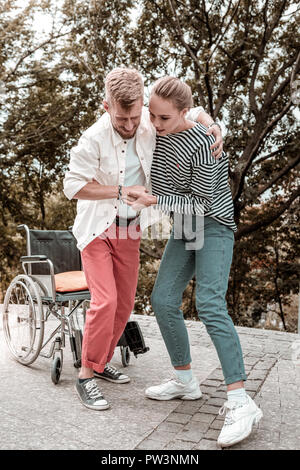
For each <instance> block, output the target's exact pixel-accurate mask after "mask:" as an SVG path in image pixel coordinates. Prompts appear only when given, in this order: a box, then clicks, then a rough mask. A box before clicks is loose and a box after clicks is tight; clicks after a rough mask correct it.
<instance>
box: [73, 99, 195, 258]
mask: <svg viewBox="0 0 300 470" xmlns="http://www.w3.org/2000/svg"><path fill="white" fill-rule="evenodd" d="M200 111H203V108H201V107H198V108H193V109H192V110H191V111H190V113H189V115H188V118H189V119H194V120H196V118H197V116H198V114H199V112H200ZM155 140H156V133H155V129H154V127H153V126H152V124H151V121H150V117H149V111H148V109H147V108H143V110H142V116H141V122H140V125H139V127H138V129H137V131H136V151H137V154H138V157H139V160H140V163H141V167H142V169H143V172H144V174H145V181H146V183H145V186H146V188H147V189H148V191H149V192H150V193H151V181H150V170H151V163H152V158H153V151H154V148H155ZM70 156H71V158H70V164H69V170H68V171H67V173H66V175H65V178H64V193H65V195H66V197H67V198H68V199H72V198H73V197H74V196H75V194H77V193H78V191H80V190H81V189H82V188H83V187H84V186H85V185H86V184H87V183H88V182H91V181H92V180H93V179H95V180H96V181H98V183H99V184H101V185H109V186H113V185H119V184H121V185H124V180H125V162H126V158H125V156H126V143H125V139H123V138H122V137H121V136H120V135H119V134H118V133H117V132H116V131H115V130H114V128H113V126H112V124H111V119H110V115H109V114H108V113H105V114H103V115H102V116H101V118H100V119H99V120H98V121H97V122H95V124H93V125H92V126H91V127H90V128H88V129H87V130H86V131H85V132H84V133H83V134H82V136H81V137H80V139H79V142H78V145H77V146H76V147H73V148H72V149H71V154H70ZM118 206H119V201H118V200H117V198H114V199H99V200H95V201H90V200H85V199H78V201H77V215H76V218H75V221H74V225H73V233H74V236H75V238H76V239H77V246H78V248H79V250H81V251H82V250H83V249H84V248H85V247H86V246H87V245H88V244H89V243H90V242H91V241H93V240H94V239H95V238H96V237H97V236H99V235H100V234H101V233H103V232H104V231H105V230H106V229H107V228H108V227H109V226H110V225H111V224H112V223H113V221H114V219H115V217H116V214H117V211H118ZM160 219H161V213H160V211H158V210H156V209H154V208H153V207H148V208H145V209H142V210H141V214H140V226H141V230H142V231H144V230H145V229H146V228H147V227H148V226H149V225H152V224H155V223H156V222H158V221H159V220H160Z"/></svg>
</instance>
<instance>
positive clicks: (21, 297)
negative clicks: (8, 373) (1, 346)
mask: <svg viewBox="0 0 300 470" xmlns="http://www.w3.org/2000/svg"><path fill="white" fill-rule="evenodd" d="M3 330H4V335H5V340H6V343H7V345H8V348H9V351H10V353H11V355H12V356H13V358H15V359H16V360H17V361H18V362H20V363H21V364H24V365H29V364H31V363H32V362H34V361H35V360H36V358H37V357H38V355H39V353H40V350H41V348H42V343H43V338H44V313H43V305H42V301H41V297H40V294H39V290H38V288H37V287H36V284H35V283H34V281H33V280H32V279H31V278H30V277H29V276H26V275H20V276H16V277H15V278H14V279H13V281H12V282H11V284H10V285H9V287H8V289H7V292H6V295H5V299H4V311H3Z"/></svg>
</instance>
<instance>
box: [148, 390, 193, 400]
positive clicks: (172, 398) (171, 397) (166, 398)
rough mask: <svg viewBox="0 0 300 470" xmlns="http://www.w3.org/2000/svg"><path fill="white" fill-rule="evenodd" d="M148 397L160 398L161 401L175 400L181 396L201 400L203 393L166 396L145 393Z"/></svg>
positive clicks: (186, 398)
mask: <svg viewBox="0 0 300 470" xmlns="http://www.w3.org/2000/svg"><path fill="white" fill-rule="evenodd" d="M145 395H146V397H147V398H151V400H159V401H167V400H175V399H176V398H179V399H180V400H199V398H201V397H202V393H201V392H200V394H196V395H192V394H190V395H175V396H174V395H167V396H166V395H165V396H163V397H162V396H159V395H147V393H146V394H145Z"/></svg>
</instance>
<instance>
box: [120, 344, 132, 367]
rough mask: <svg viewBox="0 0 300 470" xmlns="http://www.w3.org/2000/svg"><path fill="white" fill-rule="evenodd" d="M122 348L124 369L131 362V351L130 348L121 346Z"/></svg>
mask: <svg viewBox="0 0 300 470" xmlns="http://www.w3.org/2000/svg"><path fill="white" fill-rule="evenodd" d="M120 348H121V359H122V364H123V367H127V366H128V365H129V362H130V349H129V346H120Z"/></svg>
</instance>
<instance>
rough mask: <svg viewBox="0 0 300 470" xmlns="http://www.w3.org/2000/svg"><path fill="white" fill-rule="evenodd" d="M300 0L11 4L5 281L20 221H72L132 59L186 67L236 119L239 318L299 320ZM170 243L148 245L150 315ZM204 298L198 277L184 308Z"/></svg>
mask: <svg viewBox="0 0 300 470" xmlns="http://www.w3.org/2000/svg"><path fill="white" fill-rule="evenodd" d="M294 7H295V4H294V2H293V1H292V0H261V1H260V2H253V1H251V0H226V1H225V2H224V1H220V0H211V1H204V0H188V1H186V2H183V1H181V0H168V1H163V0H140V1H135V2H134V1H131V0H121V1H116V0H112V1H108V0H93V1H88V0H80V1H79V0H60V1H54V0H28V1H27V2H25V4H24V5H23V6H20V2H18V1H17V0H4V1H3V2H2V3H1V5H0V43H1V47H0V93H1V94H0V105H1V109H0V136H1V139H0V156H1V161H0V164H1V180H0V233H1V237H2V243H1V254H2V256H1V260H0V268H1V272H2V277H1V285H2V289H5V287H6V286H7V283H8V282H9V279H10V278H11V276H12V275H13V274H14V273H15V272H16V271H17V269H18V257H19V255H20V254H21V253H22V250H23V249H24V242H22V241H21V238H20V236H19V235H17V232H16V227H17V225H18V224H20V223H26V224H28V225H29V226H30V227H32V228H45V229H47V228H67V227H68V226H69V225H71V224H72V222H73V219H74V214H75V209H76V208H75V203H74V202H69V201H67V200H66V199H65V198H64V196H63V194H62V179H63V176H64V172H65V170H66V168H67V164H68V159H69V150H70V148H71V147H72V146H73V145H74V143H75V142H76V141H77V140H78V138H79V136H80V134H81V133H82V131H83V130H84V129H86V128H87V127H89V126H90V125H91V124H92V123H93V122H94V121H95V120H96V119H97V117H98V116H99V115H100V113H101V112H102V110H101V106H100V104H101V100H102V98H103V81H104V77H105V75H106V74H107V72H108V71H109V70H111V69H112V68H113V67H115V66H118V65H131V66H136V67H138V68H139V69H140V70H141V71H142V73H143V75H144V77H145V84H146V86H148V85H150V84H151V82H152V81H153V80H154V79H155V78H157V77H159V76H161V75H163V74H166V73H168V74H174V75H176V76H179V77H183V78H184V79H185V80H186V81H187V82H188V83H189V84H190V85H191V87H192V89H193V94H194V100H195V104H201V105H202V106H203V107H204V108H205V109H206V111H207V112H209V113H210V114H211V115H212V116H213V118H214V119H218V120H219V121H220V122H221V123H222V125H223V129H224V134H225V133H226V137H225V149H226V151H227V152H228V154H229V158H230V184H231V189H232V194H233V199H234V207H235V219H236V222H237V224H238V232H237V234H236V245H235V253H234V260H233V266H232V271H231V278H230V286H229V291H228V304H229V308H230V314H231V315H232V317H233V319H234V321H235V323H238V324H248V325H251V326H253V325H257V324H258V321H259V319H260V317H261V312H262V311H264V310H265V309H267V308H269V306H270V305H276V306H277V307H276V308H277V309H278V312H279V315H280V316H281V317H282V316H283V320H285V318H284V311H285V308H286V307H285V306H286V305H287V304H288V302H289V299H290V295H291V294H292V293H295V292H296V291H297V289H298V285H297V283H298V281H297V279H298V278H297V260H298V256H299V250H298V245H297V236H298V235H299V234H298V232H297V230H296V228H295V229H292V227H294V226H295V225H296V223H297V222H298V221H299V213H298V205H299V185H298V179H299V160H300V155H299V151H298V142H299V127H298V126H297V113H296V108H297V102H298V95H297V93H296V94H295V93H292V89H294V88H293V87H294V84H295V83H298V82H297V79H298V76H299V75H298V74H299V67H300V54H299V39H298V37H297V35H296V34H295V31H296V30H297V24H298V23H299V12H298V11H297V10H295V8H294ZM45 17H46V18H47V19H48V24H47V28H45V30H43V29H42V28H41V27H40V24H39V22H40V21H41V19H42V18H45ZM163 246H164V243H155V242H153V240H148V241H145V242H144V243H143V246H142V251H141V254H142V256H141V272H140V281H139V287H138V296H137V310H139V311H142V310H143V308H144V307H143V305H144V302H148V301H149V300H148V301H147V299H149V295H150V292H151V289H152V286H153V282H154V278H155V273H156V270H157V267H158V261H156V260H159V259H160V257H161V253H162V250H163ZM149 273H150V274H151V275H149ZM192 294H193V282H191V283H190V285H189V286H188V289H187V291H186V292H185V296H184V311H185V312H187V314H191V311H192V310H193V315H195V310H194V304H191V303H190V301H191V296H192ZM192 298H193V297H192ZM138 305H139V307H138ZM284 323H286V322H285V321H284ZM285 326H286V328H292V327H289V325H287V324H285Z"/></svg>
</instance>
